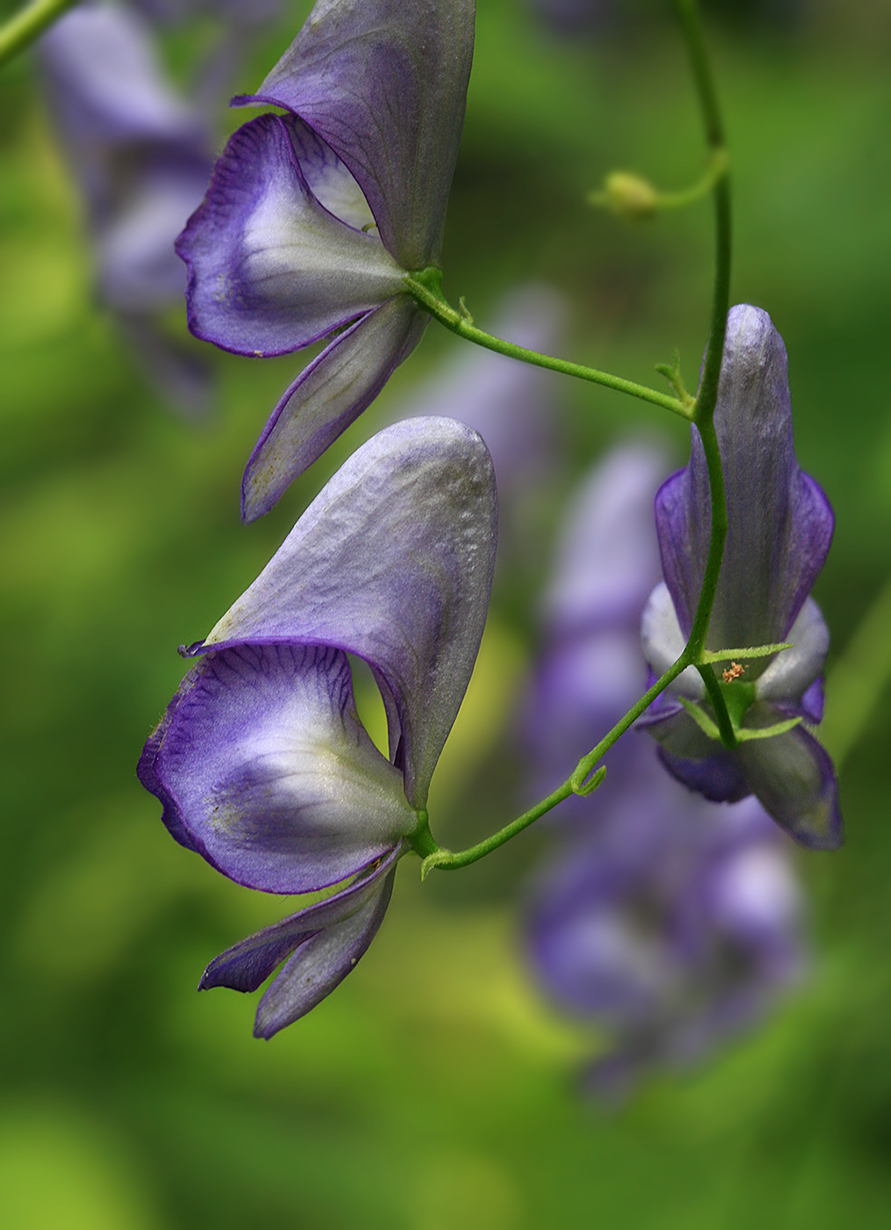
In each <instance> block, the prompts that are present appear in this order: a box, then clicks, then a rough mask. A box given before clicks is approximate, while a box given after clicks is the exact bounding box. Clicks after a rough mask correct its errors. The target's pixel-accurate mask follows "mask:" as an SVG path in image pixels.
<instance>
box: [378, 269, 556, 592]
mask: <svg viewBox="0 0 891 1230" xmlns="http://www.w3.org/2000/svg"><path fill="white" fill-rule="evenodd" d="M565 307H566V305H565V303H564V301H563V299H562V298H561V297H560V295H559V294H557V292H556V291H554V290H552V289H551V288H550V287H548V286H544V285H541V284H535V283H530V284H527V285H524V286H519V287H516V288H515V289H513V290H512V291H510V292H509V293H508V294H506V295H505V296H504V297H503V298H502V300H501V302H500V303H499V304H498V305H497V307H496V309H495V323H494V325H493V327H492V332H493V333H494V334H496V335H497V336H498V337H502V338H506V339H507V340H508V341H510V342H513V343H515V344H516V345H518V346H525V347H526V348H527V349H530V350H537V351H545V352H547V353H548V354H553V353H554V351H555V348H556V346H557V342H558V339H559V335H560V332H561V327H562V325H563V321H564V318H565V314H566V310H565ZM561 389H562V384H561V383H560V377H559V376H558V375H556V374H555V373H553V372H548V371H545V370H544V369H542V368H540V367H533V366H531V365H529V364H528V363H518V362H517V361H516V360H515V359H509V358H506V357H505V356H504V355H500V354H495V353H494V352H493V351H491V350H485V349H483V348H482V347H479V346H461V347H459V348H458V349H457V351H456V352H455V353H453V354H451V355H450V357H449V359H448V360H447V361H446V362H445V363H442V364H440V365H439V366H438V367H437V368H436V370H435V371H434V372H432V373H431V375H430V376H429V377H428V378H427V379H426V380H425V381H423V383H421V384H416V385H414V386H413V387H412V389H411V390H410V392H409V394H408V396H407V397H406V398H405V399H404V400H403V401H401V402H400V403H399V404H398V405H397V407H396V409H395V411H394V413H393V418H394V419H399V418H406V417H409V416H413V415H428V414H431V415H446V416H451V417H453V418H456V419H460V421H461V422H462V423H466V424H467V426H468V427H472V428H473V429H474V431H478V432H479V434H480V435H481V436H482V437H483V439H484V440H485V442H486V447H487V448H488V450H489V452H490V453H491V455H492V464H493V465H494V467H495V478H496V481H497V483H498V509H499V517H498V520H499V525H498V532H499V543H498V560H499V565H498V566H499V567H500V568H501V567H503V566H504V565H505V563H506V561H507V557H510V558H509V564H510V566H511V568H512V569H515V568H517V567H519V566H522V565H525V564H527V563H529V562H530V556H533V557H534V555H535V552H534V546H531V545H530V544H531V541H532V540H534V539H535V537H536V535H537V534H538V533H539V532H540V528H541V522H542V520H543V518H544V512H545V509H544V505H545V503H546V501H547V499H548V496H549V495H550V484H552V483H553V482H554V480H555V479H556V477H557V474H558V472H559V468H560V467H559V456H560V443H561V441H560V427H561V420H560V413H559V412H560V408H561V407H560V403H559V399H560V390H561Z"/></svg>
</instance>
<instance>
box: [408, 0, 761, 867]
mask: <svg viewBox="0 0 891 1230" xmlns="http://www.w3.org/2000/svg"><path fill="white" fill-rule="evenodd" d="M675 7H676V10H677V14H678V19H679V22H680V27H681V32H682V35H683V38H684V42H685V44H686V47H687V54H688V56H689V60H690V67H691V71H692V74H693V79H694V83H695V86H696V94H697V99H698V103H699V109H700V112H701V115H702V119H703V124H704V127H705V137H706V143H707V146H708V151H709V159H710V165H711V167H713V168H716V170H715V172H714V177H713V184H712V191H713V195H714V205H715V280H714V289H713V296H712V320H711V330H710V334H709V341H708V345H707V349H706V354H705V360H704V363H703V374H702V379H701V381H700V385H699V391H698V393H697V395H696V398H695V399H692V398H690V397H689V395H687V396H686V397H683V398H682V397H669V396H667V395H665V394H660V393H657V392H656V391H655V390H653V389H648V388H646V387H645V386H642V385H637V384H634V383H632V382H631V381H626V380H623V379H621V378H620V377H618V376H612V375H610V374H608V373H606V372H600V371H596V370H595V369H593V368H584V367H580V366H579V365H577V364H571V363H565V362H563V361H562V360H559V359H552V358H550V357H549V356H546V355H538V354H535V352H530V351H524V349H523V348H522V347H519V346H513V345H511V344H510V343H508V342H503V341H501V340H500V339H498V338H493V337H491V336H490V335H489V334H486V333H483V332H482V331H481V330H479V329H477V328H476V327H475V326H474V325H473V323H472V322H471V321H470V320H468V318H467V316H466V314H462V313H460V312H457V311H456V310H455V309H454V308H452V307H450V306H449V304H448V303H447V302H446V300H445V298H444V297H443V294H442V274H441V272H440V271H439V270H438V269H430V270H424V271H423V273H422V274H420V275H418V274H415V275H413V276H412V277H410V278H407V279H406V285H407V286H408V289H409V290H410V292H411V293H412V294H413V295H414V296H415V297H416V298H417V300H418V302H420V303H421V304H423V306H424V307H426V308H427V310H428V311H429V312H430V313H431V315H433V316H435V317H436V319H437V320H439V321H440V322H441V323H442V324H444V325H445V326H446V328H448V329H451V331H452V332H453V333H457V334H458V335H459V336H460V337H466V338H467V339H468V340H469V341H473V342H476V343H477V344H478V345H482V346H487V347H488V348H489V349H490V350H495V351H497V352H498V353H499V354H504V355H508V356H510V357H513V358H516V359H520V360H521V361H523V362H527V363H534V364H536V365H538V366H540V367H547V368H550V369H551V370H553V371H562V372H565V373H566V374H567V375H573V376H577V377H579V378H581V379H584V380H590V381H592V382H593V383H596V384H602V385H605V386H606V387H608V388H613V389H616V390H617V391H619V392H624V393H629V394H630V395H631V396H634V397H639V398H641V399H642V400H644V401H649V402H652V403H653V404H654V405H659V406H663V407H664V408H666V409H668V410H672V411H673V412H674V413H675V414H679V415H680V416H681V417H682V418H685V419H687V420H691V421H692V422H693V423H695V425H696V427H697V429H698V431H699V435H700V437H701V439H702V444H703V449H704V451H705V457H706V464H707V467H708V477H709V491H710V497H711V532H710V539H709V550H708V558H707V561H706V567H705V573H704V575H703V580H702V588H701V591H700V595H699V602H698V604H697V608H696V614H695V617H694V620H693V626H692V628H691V630H690V635H689V637H688V638H687V643H686V645H685V647H684V649H683V652H682V653H681V654H680V656H679V657H678V658H677V660H676V661H675V662H674V663H673V664H672V665H671V666H670V667H669V668H668V670H666V671H665V672H664V674H662V675H661V676H660V677H659V678H658V679H657V680H656V682H655V683H654V684H653V685H652V687H650V688H649V689H648V690H647V691H646V692H645V693H644V695H643V696H642V697H641V698H640V700H638V702H637V703H636V704H635V705H634V706H633V707H632V708H631V709H629V711H628V712H627V713H626V714H625V716H624V717H623V718H622V719H621V721H619V722H618V723H617V724H616V725H615V726H614V727H613V728H612V730H610V731H609V733H608V734H607V735H605V736H604V738H603V739H601V741H600V742H599V743H598V744H597V746H596V747H594V748H593V749H592V750H591V751H590V752H589V753H588V755H587V756H584V757H583V758H582V759H581V760H580V761H579V763H578V764H577V766H576V768H575V769H574V770H573V772H572V774H571V775H570V776H569V777H568V778H567V779H566V781H565V782H563V784H562V785H561V786H560V787H558V789H557V790H555V791H554V792H553V793H552V794H550V795H548V797H547V798H545V799H542V801H541V802H540V803H538V804H536V806H535V807H533V808H531V809H530V810H529V811H527V812H525V813H524V814H523V815H522V816H519V817H518V818H517V819H516V820H514V821H512V822H511V823H510V824H508V825H506V826H505V827H504V828H503V829H501V830H499V832H498V833H495V834H493V836H492V837H489V838H487V839H486V840H485V841H482V842H479V843H478V844H477V845H476V846H472V847H470V848H469V849H467V850H464V851H462V852H460V853H457V854H453V853H452V852H451V851H447V850H437V851H436V852H435V853H433V854H428V855H427V856H426V857H425V859H424V863H423V865H422V875H426V874H427V872H428V871H430V870H432V868H433V867H438V868H441V869H443V870H451V869H454V868H458V867H464V866H467V865H468V864H469V863H472V862H476V861H477V859H480V858H483V857H484V856H485V855H486V854H488V853H490V852H491V850H494V849H497V848H498V847H499V846H501V845H503V844H504V843H505V842H506V841H509V840H510V839H511V838H512V837H514V836H515V835H516V834H517V833H520V832H522V831H523V830H524V829H525V828H527V827H528V826H529V825H530V824H532V823H534V821H535V820H538V819H539V818H540V817H541V816H543V815H545V814H546V813H547V812H549V811H551V810H552V808H554V807H556V806H557V804H558V803H561V802H563V800H564V799H567V798H569V796H570V795H571V794H578V793H583V792H587V790H588V788H590V789H591V790H593V789H594V788H596V786H597V785H599V784H600V782H601V781H602V780H603V777H604V776H605V774H606V770H605V769H600V770H598V772H597V773H596V774H595V776H594V778H593V779H592V781H591V782H589V783H587V785H586V781H587V779H588V778H589V776H590V774H591V772H592V770H593V769H594V767H595V765H596V764H597V762H598V761H599V760H600V759H601V758H602V757H603V756H604V755H605V753H606V752H607V751H609V749H610V748H611V747H612V746H613V744H614V743H616V742H617V741H618V739H619V738H621V736H622V735H623V734H624V733H625V732H626V731H627V730H628V729H629V728H630V727H631V726H632V725H633V724H634V723H635V722H636V721H637V719H638V718H639V717H640V716H641V715H642V714H643V713H644V712H645V710H646V709H648V708H649V706H650V705H651V704H652V702H653V701H654V700H656V699H657V697H659V696H661V694H662V693H663V692H664V691H665V690H666V689H667V688H668V687H670V685H671V684H672V683H673V682H674V680H675V679H677V678H678V676H679V675H681V674H682V673H683V672H684V671H685V670H686V669H687V668H688V667H691V666H695V667H696V668H697V669H698V670H699V672H700V674H701V675H702V677H703V680H704V681H705V685H706V688H707V689H708V692H709V698H710V699H711V701H712V703H713V705H714V708H715V715H716V718H717V727H718V730H719V732H720V735H721V740H722V743H723V744H724V746H725V747H731V748H732V747H735V746H736V744H737V736H736V733H735V731H734V727H733V723H732V721H731V719H730V714H729V713H728V710H727V705H726V701H725V699H724V695H723V690H722V688H721V685H720V684H719V683H718V680H717V679H716V678H715V675H714V671H713V670H712V668H711V666H710V665H707V663H710V662H712V661H719V660H721V659H723V658H729V657H730V656H732V655H731V654H730V652H729V651H721V652H720V656H719V657H716V656H715V652H714V651H712V652H711V653H709V652H708V651H707V650H706V649H705V641H706V637H707V635H708V628H709V621H710V618H711V613H712V608H713V607H714V605H715V598H716V595H717V589H718V577H719V575H720V571H721V562H722V560H723V557H724V545H725V543H726V540H727V524H728V521H727V496H726V489H725V484H724V472H723V469H722V465H721V451H720V448H719V446H718V438H717V434H716V432H715V427H714V414H715V407H716V405H717V400H718V383H719V379H720V374H721V361H722V358H723V354H724V340H725V335H726V331H727V313H728V310H729V307H730V273H731V256H732V232H731V208H730V204H731V197H730V183H729V178H728V172H727V168H728V157H727V152H726V146H725V140H724V129H723V123H722V120H721V112H720V108H719V106H718V96H717V91H716V88H715V82H714V78H713V75H712V71H711V66H710V64H709V58H708V53H707V50H706V46H705V40H704V38H703V34H702V25H701V22H700V15H699V7H698V4H697V3H696V0H675ZM676 366H677V365H675V368H676ZM672 371H673V373H674V377H675V378H673V379H672V381H671V382H672V384H673V387H674V388H675V389H676V390H678V391H680V390H681V389H682V388H683V385H682V382H681V379H680V372H679V370H675V369H672ZM752 656H754V655H752ZM706 675H708V676H710V680H708V679H706ZM428 831H429V830H428Z"/></svg>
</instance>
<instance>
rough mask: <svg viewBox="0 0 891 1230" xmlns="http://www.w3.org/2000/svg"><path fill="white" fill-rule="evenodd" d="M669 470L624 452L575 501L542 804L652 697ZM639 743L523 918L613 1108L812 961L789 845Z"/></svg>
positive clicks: (585, 808) (553, 586) (559, 573)
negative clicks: (648, 686)
mask: <svg viewBox="0 0 891 1230" xmlns="http://www.w3.org/2000/svg"><path fill="white" fill-rule="evenodd" d="M664 470H665V465H664V460H663V457H662V455H661V453H660V452H659V450H657V449H655V448H653V447H644V446H641V445H626V446H624V447H623V448H620V449H617V450H616V451H614V452H613V453H612V454H611V455H609V456H608V457H607V458H606V459H605V460H604V461H603V462H601V463H600V464H599V465H598V466H597V467H596V469H595V470H594V471H593V473H592V474H591V475H590V476H589V478H588V479H587V480H586V482H585V483H584V485H583V486H582V488H581V490H580V492H579V494H578V496H577V497H576V499H575V500H574V501H573V504H572V506H571V508H570V512H569V515H568V517H567V520H566V524H565V526H564V529H563V532H562V534H561V537H560V539H559V541H558V545H557V552H556V566H555V570H554V575H553V578H552V580H551V583H550V585H549V587H548V590H547V593H546V600H545V605H544V631H545V645H544V652H543V654H542V657H541V660H540V663H539V666H538V669H537V671H536V675H535V678H534V680H533V686H532V688H531V690H530V692H531V697H530V703H529V706H528V715H527V729H528V739H527V745H528V753H527V755H528V763H529V765H530V766H531V776H532V778H533V780H534V782H535V783H536V785H538V787H539V789H538V791H537V797H540V796H541V795H542V794H544V793H546V792H547V791H550V790H552V789H553V788H554V787H555V786H556V785H557V784H558V782H559V781H561V780H563V779H565V777H566V776H567V774H568V773H569V772H570V771H571V769H572V768H573V767H574V764H575V762H576V760H578V759H579V758H580V757H581V756H582V755H584V754H585V753H586V752H588V751H589V750H590V749H591V747H593V746H594V744H595V743H596V742H597V741H598V740H599V739H600V738H601V737H602V735H604V734H605V733H606V731H607V730H609V729H610V727H612V726H613V725H614V724H615V722H617V721H618V720H619V718H620V717H621V716H622V714H623V713H624V712H626V711H627V709H628V708H629V707H630V706H631V705H632V704H633V703H634V701H635V700H636V699H637V698H638V697H639V696H640V694H641V691H642V689H643V687H644V686H645V682H646V665H645V663H644V661H643V657H642V655H641V651H640V639H639V625H640V615H641V610H642V608H643V606H644V604H645V602H646V600H647V594H648V593H649V591H650V589H651V587H652V582H653V578H654V577H655V576H657V575H658V571H659V561H658V552H657V547H656V535H655V531H654V527H653V521H652V511H651V510H652V499H653V492H654V491H655V489H656V487H657V485H658V482H659V478H660V476H661V475H662V474H663V473H664ZM654 753H655V748H654V746H653V744H652V743H651V742H649V741H648V740H647V739H645V738H644V737H642V735H641V734H639V733H635V732H629V733H628V734H627V735H625V737H624V738H623V739H622V740H620V742H619V743H618V744H617V745H616V746H615V747H614V748H612V749H611V750H610V752H609V753H607V755H606V757H605V758H604V760H605V763H606V765H607V769H608V772H607V776H606V780H605V782H604V784H603V785H602V786H600V787H599V789H598V790H597V792H596V794H595V795H594V796H593V797H592V798H579V797H575V798H573V799H571V800H566V802H564V803H562V804H561V805H560V807H559V808H558V809H557V810H556V812H555V813H554V815H555V818H556V819H558V820H559V819H561V818H565V817H566V816H567V815H568V817H569V819H570V820H571V823H570V825H568V826H566V825H565V824H564V825H563V826H561V829H560V834H561V838H562V840H561V842H560V846H559V848H558V850H557V851H556V852H555V854H554V855H553V856H552V857H551V859H550V860H549V862H548V863H547V864H546V865H545V866H544V867H543V868H542V869H541V870H540V871H539V873H538V875H537V878H536V880H535V883H534V885H533V888H532V892H531V896H530V900H529V903H528V908H527V911H526V918H525V936H526V947H527V951H528V954H529V959H530V961H531V964H532V968H533V970H534V972H535V975H536V978H537V981H538V983H539V985H540V986H541V987H542V989H543V990H544V992H545V993H546V994H547V996H548V997H549V998H550V999H551V1000H552V1001H553V1002H554V1003H555V1004H556V1005H557V1006H558V1007H561V1008H563V1009H564V1010H565V1011H567V1012H570V1013H572V1014H574V1015H575V1016H577V1017H579V1018H581V1019H585V1020H590V1021H592V1022H594V1023H596V1024H597V1025H599V1026H601V1027H602V1028H603V1029H604V1030H605V1032H606V1034H607V1036H608V1040H607V1046H606V1050H605V1051H604V1053H603V1055H602V1056H601V1057H600V1058H598V1059H597V1060H596V1061H595V1062H594V1063H593V1064H592V1065H591V1066H590V1068H589V1071H588V1076H587V1082H588V1084H589V1086H590V1088H591V1090H592V1092H595V1093H596V1094H598V1095H599V1096H601V1097H603V1098H607V1099H609V1100H616V1099H618V1098H619V1097H621V1096H622V1095H624V1094H625V1093H626V1092H627V1091H628V1088H629V1086H630V1085H631V1084H632V1083H633V1081H634V1080H635V1079H637V1078H638V1077H639V1076H640V1075H641V1073H642V1072H643V1070H645V1069H646V1068H648V1067H652V1066H654V1065H659V1064H665V1063H677V1062H681V1061H689V1060H691V1059H694V1058H697V1057H700V1056H701V1055H702V1054H703V1053H705V1052H706V1051H707V1050H708V1049H709V1048H711V1047H713V1046H714V1045H715V1044H716V1043H717V1042H718V1041H719V1040H720V1039H721V1038H722V1037H723V1036H724V1035H726V1034H727V1033H729V1032H735V1031H738V1030H740V1029H742V1028H743V1027H745V1026H746V1025H748V1024H750V1023H752V1022H753V1021H754V1020H755V1019H756V1018H757V1017H758V1016H759V1015H760V1014H761V1013H763V1011H764V1010H765V1009H766V1008H767V1006H768V1005H769V1004H770V1003H771V1002H772V1000H773V998H774V996H775V995H776V993H777V991H778V989H779V988H780V987H782V986H785V985H786V984H787V983H788V982H790V981H791V980H792V979H794V978H795V977H796V976H797V975H798V973H799V972H800V969H801V967H802V964H803V952H804V948H803V943H802V937H801V931H800V907H801V899H800V894H799V891H798V887H797V884H796V882H795V879H794V876H793V873H792V869H791V867H790V865H789V862H788V851H787V849H786V845H787V843H786V840H785V838H784V837H783V836H782V835H781V834H780V833H779V832H778V830H777V828H776V826H775V825H774V824H773V823H772V822H771V820H770V819H769V817H768V816H767V815H766V813H765V812H764V811H763V809H762V808H761V807H760V805H759V804H758V803H757V801H756V800H754V799H751V800H748V801H747V802H745V803H740V804H738V805H736V806H733V807H728V806H715V805H714V804H712V803H708V802H706V801H705V800H703V799H697V798H695V796H693V795H691V794H690V793H689V792H688V791H686V790H685V789H684V788H683V787H681V786H680V785H678V784H677V783H676V782H673V781H672V780H671V779H670V778H669V777H668V776H667V775H666V774H665V773H664V772H663V771H662V770H661V768H660V766H659V764H658V762H657V758H656V756H655V754H654Z"/></svg>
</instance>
